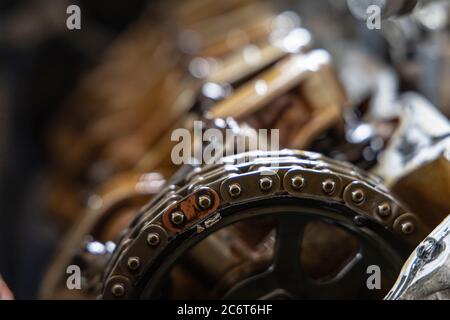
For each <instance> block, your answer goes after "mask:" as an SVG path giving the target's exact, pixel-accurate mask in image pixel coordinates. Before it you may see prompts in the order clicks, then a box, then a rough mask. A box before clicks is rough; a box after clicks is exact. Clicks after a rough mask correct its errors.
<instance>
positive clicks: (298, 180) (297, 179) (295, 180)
mask: <svg viewBox="0 0 450 320" xmlns="http://www.w3.org/2000/svg"><path fill="white" fill-rule="evenodd" d="M304 185H305V178H303V177H302V176H301V175H296V176H294V177H292V179H291V186H292V188H294V189H297V190H299V189H301V188H302V187H303V186H304Z"/></svg>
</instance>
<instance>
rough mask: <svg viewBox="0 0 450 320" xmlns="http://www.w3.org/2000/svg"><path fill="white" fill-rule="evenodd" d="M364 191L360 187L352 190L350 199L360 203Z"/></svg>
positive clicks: (363, 197) (362, 199) (363, 196)
mask: <svg viewBox="0 0 450 320" xmlns="http://www.w3.org/2000/svg"><path fill="white" fill-rule="evenodd" d="M365 197H366V196H365V195H364V191H362V190H361V189H356V190H354V191H352V200H353V202H355V203H362V202H363V201H364V199H365Z"/></svg>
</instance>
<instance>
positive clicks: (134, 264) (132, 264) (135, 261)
mask: <svg viewBox="0 0 450 320" xmlns="http://www.w3.org/2000/svg"><path fill="white" fill-rule="evenodd" d="M127 264H128V268H130V269H131V270H137V269H139V267H140V266H141V261H140V260H139V258H138V257H129V258H128V261H127Z"/></svg>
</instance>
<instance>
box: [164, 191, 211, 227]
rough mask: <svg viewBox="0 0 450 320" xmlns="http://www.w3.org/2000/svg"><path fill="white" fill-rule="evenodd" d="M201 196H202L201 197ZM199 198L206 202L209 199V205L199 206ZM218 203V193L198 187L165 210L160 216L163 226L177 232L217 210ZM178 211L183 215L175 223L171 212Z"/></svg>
mask: <svg viewBox="0 0 450 320" xmlns="http://www.w3.org/2000/svg"><path fill="white" fill-rule="evenodd" d="M202 197H203V198H202ZM199 199H200V200H205V199H206V200H205V202H206V203H207V202H208V200H207V199H209V201H210V205H207V206H205V205H204V206H203V207H202V206H201V204H200V203H199ZM219 204H220V201H219V195H218V194H217V192H216V191H214V190H213V189H211V188H207V187H204V188H200V189H198V190H196V191H195V192H193V193H191V194H190V195H188V196H187V197H185V198H184V199H183V200H181V201H180V202H178V203H176V204H174V205H172V206H171V207H169V209H168V210H167V212H166V213H165V214H164V215H163V217H162V223H163V225H164V227H165V228H167V229H168V230H169V231H171V232H173V233H179V232H181V231H182V230H184V229H186V228H189V227H190V226H192V225H193V224H194V223H195V222H197V221H198V220H200V219H202V218H204V217H205V216H207V215H209V214H211V213H213V212H214V211H216V210H217V208H218V206H219ZM174 213H177V214H178V213H179V214H182V215H183V216H184V218H183V222H181V223H179V224H176V223H174V221H173V214H174Z"/></svg>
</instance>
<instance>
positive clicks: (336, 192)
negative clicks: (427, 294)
mask: <svg viewBox="0 0 450 320" xmlns="http://www.w3.org/2000/svg"><path fill="white" fill-rule="evenodd" d="M286 196H289V197H293V198H297V199H312V200H315V201H318V202H320V203H324V204H337V205H340V206H343V207H345V208H346V210H349V211H351V212H354V213H355V217H354V222H355V224H357V225H358V224H360V225H365V227H369V228H370V225H372V224H373V225H376V226H378V227H379V226H381V227H382V229H383V230H384V231H383V232H385V231H388V232H389V233H390V234H392V235H393V236H397V237H398V238H400V241H399V242H398V243H397V242H395V243H392V244H391V246H392V247H395V246H396V245H398V246H401V245H406V246H409V247H413V246H415V245H417V243H419V242H420V241H421V240H422V239H423V238H424V237H425V233H424V227H423V225H422V223H421V222H420V221H419V220H418V219H417V217H416V216H415V215H413V214H410V213H408V212H407V211H406V210H404V209H403V208H402V207H401V206H400V205H399V204H398V203H397V202H396V201H395V200H394V199H393V198H392V197H391V196H390V195H389V194H388V193H387V191H386V190H385V189H384V187H382V185H381V181H380V180H379V179H378V178H376V177H375V176H370V175H368V174H367V173H364V172H362V171H361V170H359V169H357V168H356V167H354V166H352V165H350V164H347V163H342V162H338V161H335V160H331V159H328V158H325V157H323V156H321V155H319V154H316V153H310V152H301V151H289V150H284V151H280V152H252V153H246V154H240V155H237V156H232V157H227V158H224V159H223V163H222V164H217V165H209V166H205V167H203V168H196V169H193V170H192V172H191V173H188V174H187V175H185V176H183V177H182V178H181V179H180V180H179V181H176V182H175V183H174V184H172V185H170V186H168V187H167V188H166V189H165V191H163V192H162V193H161V194H160V195H159V196H157V197H155V199H154V200H153V201H152V202H151V203H150V204H148V205H147V206H146V207H144V208H143V209H142V210H141V211H140V213H139V214H138V215H137V217H136V218H135V220H134V222H133V223H132V224H131V225H130V227H129V228H128V229H127V230H125V232H124V234H123V236H122V238H121V239H120V241H119V243H118V246H117V248H116V251H115V253H114V255H113V257H112V259H111V261H110V263H109V265H108V267H107V270H106V272H105V274H104V282H103V288H102V294H101V297H102V298H104V299H126V298H132V297H134V295H135V294H136V292H135V291H136V290H137V288H138V287H142V285H143V284H142V283H139V281H142V280H143V279H145V277H143V276H144V274H145V272H146V271H147V270H149V268H150V267H151V266H152V264H153V263H154V262H155V261H157V260H158V258H159V257H160V255H161V254H162V253H163V252H164V251H165V249H166V248H170V249H171V250H174V244H175V243H176V241H177V240H179V239H182V238H183V237H185V236H186V235H187V234H195V233H197V234H201V233H202V232H205V231H206V230H207V229H208V228H211V227H213V226H214V228H217V227H218V226H220V224H221V223H222V220H223V219H222V217H221V215H220V210H222V209H224V208H227V207H230V206H233V205H239V204H245V203H251V202H255V201H259V200H264V199H268V198H281V197H286Z"/></svg>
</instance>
